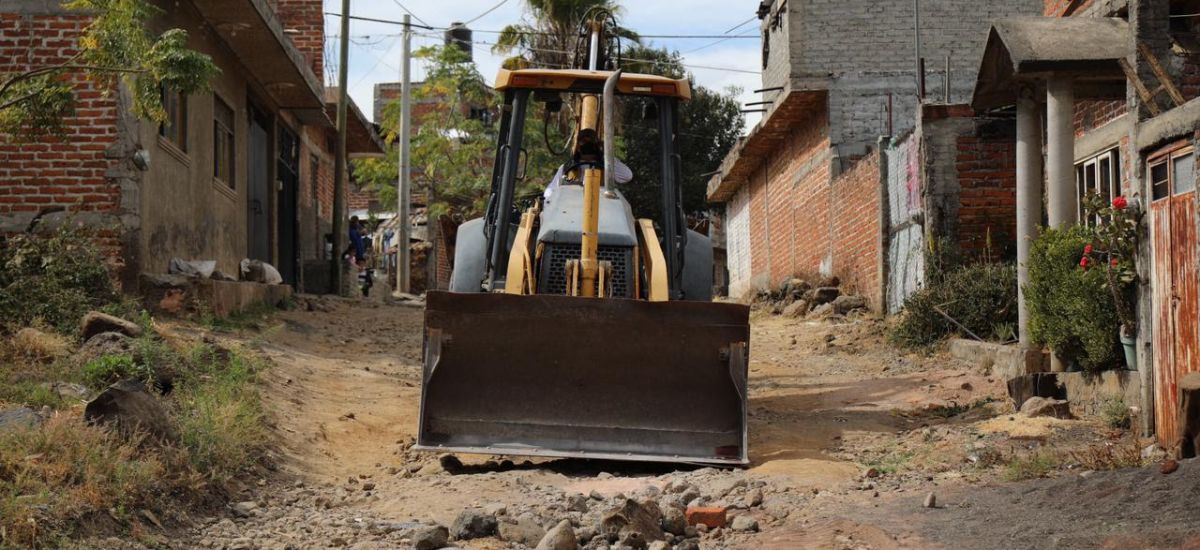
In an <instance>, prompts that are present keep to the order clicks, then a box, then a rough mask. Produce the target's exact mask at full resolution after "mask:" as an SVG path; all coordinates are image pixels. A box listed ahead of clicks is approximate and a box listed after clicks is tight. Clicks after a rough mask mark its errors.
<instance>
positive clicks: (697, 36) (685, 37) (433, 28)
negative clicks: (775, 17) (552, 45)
mask: <svg viewBox="0 0 1200 550" xmlns="http://www.w3.org/2000/svg"><path fill="white" fill-rule="evenodd" d="M393 1H395V0H393ZM398 3H399V2H397V4H398ZM401 7H403V6H401ZM406 11H407V10H406ZM325 14H326V15H332V16H334V17H340V16H341V14H339V13H335V12H325ZM410 15H411V12H410ZM349 17H350V19H352V20H355V21H369V22H372V23H385V24H388V25H403V24H404V22H403V21H396V20H394V19H378V18H375V17H362V16H359V15H351V16H349ZM413 17H416V16H415V15H414V16H413ZM418 21H420V19H419V18H418ZM422 23H424V22H423V21H422ZM411 26H412V27H413V28H416V29H425V30H430V31H445V30H450V27H436V26H432V25H429V24H424V25H411ZM471 32H479V33H484V34H503V33H505V32H512V31H497V30H488V29H471ZM515 32H516V34H529V35H538V36H558V35H556V34H554V33H551V32H541V31H515ZM638 37H639V38H672V39H680V40H705V39H711V38H758V36H757V35H756V34H739V35H735V36H726V35H723V34H639V35H638Z"/></svg>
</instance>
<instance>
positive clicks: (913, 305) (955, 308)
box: [890, 263, 1017, 349]
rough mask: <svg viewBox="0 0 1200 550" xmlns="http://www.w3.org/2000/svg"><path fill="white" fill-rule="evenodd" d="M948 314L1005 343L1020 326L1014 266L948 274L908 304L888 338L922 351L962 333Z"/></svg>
mask: <svg viewBox="0 0 1200 550" xmlns="http://www.w3.org/2000/svg"><path fill="white" fill-rule="evenodd" d="M938 310H941V312H945V314H946V315H942V313H941V312H939V311H938ZM947 315H948V316H950V317H951V318H953V319H954V321H957V322H958V324H961V325H962V326H963V327H966V329H967V330H969V331H971V332H972V333H974V334H976V335H977V336H979V337H980V338H991V339H1002V340H1007V338H1008V337H1009V336H1010V335H1011V332H1012V328H1011V327H1012V326H1014V325H1015V324H1016V322H1017V269H1016V267H1014V266H1013V265H1012V264H998V263H978V264H973V265H969V266H965V267H960V268H957V269H952V270H950V271H948V272H946V273H944V274H943V275H942V276H941V277H939V278H938V279H935V280H933V281H931V282H930V283H929V284H928V286H926V287H925V288H923V289H921V290H918V291H917V292H915V293H913V295H912V296H909V298H908V299H907V300H905V302H904V314H903V315H902V316H901V317H900V321H899V323H898V324H896V325H895V326H894V327H893V328H892V330H891V334H890V339H891V341H892V343H894V344H896V345H898V346H900V347H903V348H909V349H919V348H924V347H928V346H931V345H933V344H936V343H938V342H940V341H941V340H942V339H943V338H945V337H947V336H949V335H951V334H958V333H961V332H963V330H962V328H960V327H959V326H958V325H956V324H955V323H954V322H951V321H950V320H949V319H947V318H946V316H947Z"/></svg>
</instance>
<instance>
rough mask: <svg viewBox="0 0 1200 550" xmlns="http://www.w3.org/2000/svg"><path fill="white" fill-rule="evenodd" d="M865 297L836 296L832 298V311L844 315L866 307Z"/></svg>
mask: <svg viewBox="0 0 1200 550" xmlns="http://www.w3.org/2000/svg"><path fill="white" fill-rule="evenodd" d="M866 307H867V299H866V298H863V297H862V296H838V297H837V298H835V299H834V300H833V312H834V313H837V314H839V315H845V314H847V313H850V312H851V311H854V310H856V309H866Z"/></svg>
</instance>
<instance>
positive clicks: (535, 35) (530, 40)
mask: <svg viewBox="0 0 1200 550" xmlns="http://www.w3.org/2000/svg"><path fill="white" fill-rule="evenodd" d="M525 6H526V8H528V12H527V13H526V21H524V22H521V23H517V24H513V25H508V26H506V27H504V28H503V29H501V32H500V36H499V37H498V38H497V39H496V45H495V46H494V47H493V48H492V51H493V52H496V53H501V54H509V53H513V52H519V53H518V55H516V56H513V57H510V58H508V59H507V60H505V62H504V66H505V67H507V68H510V69H517V68H527V67H548V68H551V69H570V68H583V67H575V66H574V62H575V58H576V52H579V54H580V55H579V59H580V60H581V61H580V63H582V59H583V58H584V57H586V53H587V42H586V40H581V37H580V36H579V34H580V29H581V28H582V25H583V23H584V22H585V21H595V20H601V21H602V20H605V19H607V18H608V17H609V16H611V17H612V19H613V20H614V21H615V20H616V19H617V17H618V16H619V15H620V11H621V8H620V5H619V3H618V2H616V1H614V0H525ZM610 31H611V32H614V33H615V34H616V35H617V36H619V37H621V38H625V39H627V40H631V41H635V42H636V41H637V33H634V32H633V31H630V30H628V29H624V28H621V27H619V26H617V27H615V28H612V27H610Z"/></svg>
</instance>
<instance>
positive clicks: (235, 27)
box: [194, 0, 330, 126]
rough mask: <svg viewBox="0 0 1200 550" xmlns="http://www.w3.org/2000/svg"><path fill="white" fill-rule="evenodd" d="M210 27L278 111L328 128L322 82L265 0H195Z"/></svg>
mask: <svg viewBox="0 0 1200 550" xmlns="http://www.w3.org/2000/svg"><path fill="white" fill-rule="evenodd" d="M194 3H195V5H196V9H197V10H199V11H200V14H201V15H202V16H204V19H205V20H206V21H207V22H208V23H209V26H210V27H211V28H212V29H213V31H214V32H215V33H216V34H217V36H219V37H220V38H221V40H223V41H224V42H225V43H226V44H228V45H229V48H230V50H232V51H233V53H234V55H236V56H237V57H238V59H239V60H240V61H241V62H242V64H243V65H244V66H245V67H246V70H247V72H248V73H249V74H250V75H251V76H252V77H253V78H254V79H256V80H258V82H259V84H260V85H261V86H262V88H263V89H264V90H266V93H267V94H268V95H270V96H271V99H272V100H273V101H274V102H275V103H276V104H277V105H278V106H279V108H280V109H282V110H285V111H290V112H292V113H293V114H294V115H295V116H296V118H297V119H299V120H300V121H301V122H303V123H305V124H310V125H315V126H329V125H330V120H329V117H327V116H325V102H324V92H323V89H324V86H323V85H322V83H321V81H320V80H319V79H318V78H317V76H316V75H315V74H313V72H312V69H311V68H310V67H309V65H308V62H307V61H306V60H305V59H304V56H303V55H302V54H301V53H300V51H299V50H297V49H296V46H295V45H293V44H292V41H291V39H290V38H288V37H287V36H286V35H284V32H283V24H282V23H280V22H279V19H278V18H277V17H276V16H275V12H274V10H272V8H271V7H270V6H269V5H268V4H267V0H194Z"/></svg>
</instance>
